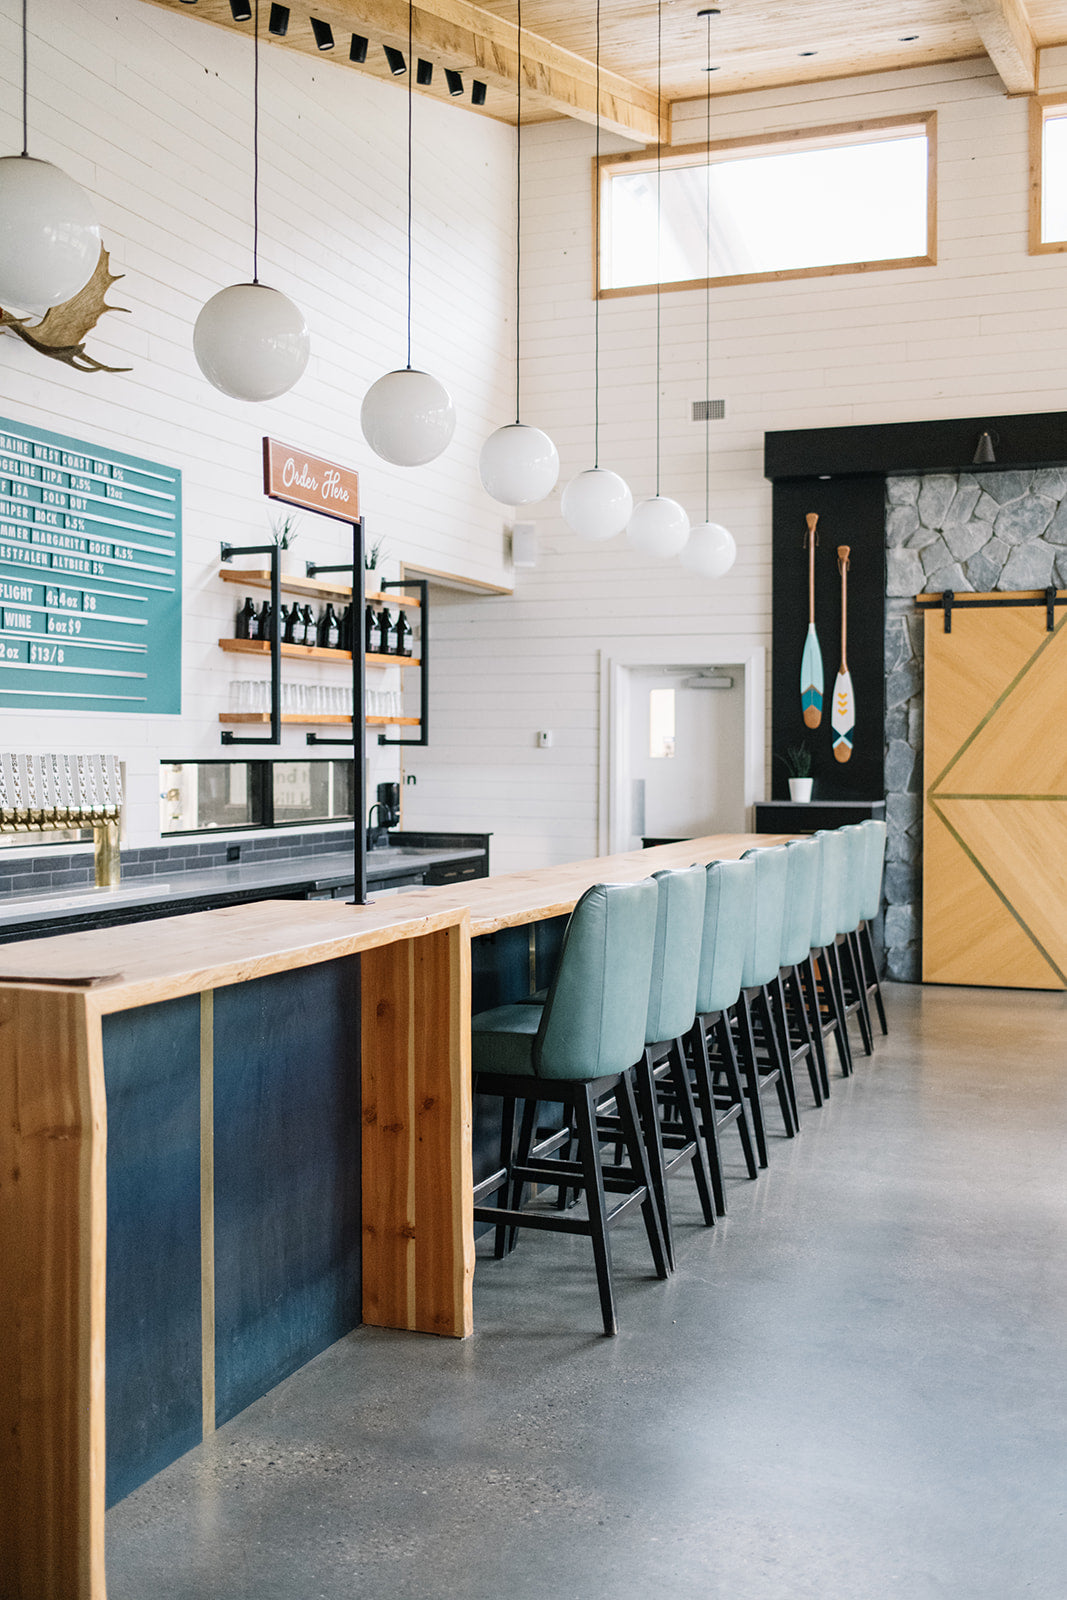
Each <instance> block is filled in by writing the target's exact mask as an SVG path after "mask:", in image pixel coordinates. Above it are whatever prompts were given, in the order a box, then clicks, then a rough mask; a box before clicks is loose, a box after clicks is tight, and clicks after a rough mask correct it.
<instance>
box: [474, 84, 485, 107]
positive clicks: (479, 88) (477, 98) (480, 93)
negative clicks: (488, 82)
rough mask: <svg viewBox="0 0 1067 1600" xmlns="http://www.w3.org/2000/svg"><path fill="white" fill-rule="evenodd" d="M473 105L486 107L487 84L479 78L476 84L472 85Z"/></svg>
mask: <svg viewBox="0 0 1067 1600" xmlns="http://www.w3.org/2000/svg"><path fill="white" fill-rule="evenodd" d="M471 105H472V106H484V105H485V84H484V83H481V82H479V80H478V79H477V78H475V80H474V82H473V83H472V84H471Z"/></svg>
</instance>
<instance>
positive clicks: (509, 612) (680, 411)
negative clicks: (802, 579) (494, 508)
mask: <svg viewBox="0 0 1067 1600" xmlns="http://www.w3.org/2000/svg"><path fill="white" fill-rule="evenodd" d="M928 109H935V110H936V111H937V112H938V139H939V162H938V166H939V261H938V265H936V266H934V267H928V268H919V269H915V270H910V271H895V272H892V271H891V272H877V273H870V274H855V275H846V276H838V277H827V278H815V279H807V280H794V281H791V282H783V283H762V284H741V285H737V286H735V287H733V288H723V289H717V290H715V291H714V292H713V296H712V318H713V323H712V378H711V394H712V396H713V397H723V398H725V400H726V419H725V420H724V421H722V422H718V423H714V424H712V431H711V439H712V450H713V453H714V454H713V462H712V473H713V480H712V481H713V499H712V507H711V516H712V518H713V519H714V520H717V521H722V522H725V523H726V524H727V526H728V527H730V528H731V530H732V531H733V532H734V534H735V536H736V538H737V542H738V547H739V554H738V560H737V564H736V566H735V567H734V569H733V571H732V572H731V573H730V574H729V575H728V577H727V578H726V579H724V580H722V581H721V582H719V583H717V584H715V583H710V582H708V581H706V580H701V579H694V578H691V577H689V576H688V575H687V574H685V572H684V571H683V569H682V568H681V567H680V566H678V565H677V564H676V563H675V564H671V565H669V566H668V567H667V568H665V569H658V570H654V569H652V568H651V567H650V566H649V565H648V563H646V562H645V561H643V560H642V559H641V558H639V557H638V556H637V555H636V554H635V553H634V552H632V551H631V550H630V549H629V548H628V546H627V545H626V543H625V540H624V539H621V538H620V539H618V540H615V541H613V542H612V543H610V544H608V545H606V546H605V545H600V546H590V545H582V544H581V543H579V542H578V541H577V540H576V539H574V537H573V536H572V535H571V534H570V533H569V532H568V530H567V529H566V527H565V526H564V524H563V523H562V521H561V520H560V518H559V514H558V508H559V500H558V495H556V496H554V497H553V498H552V500H551V501H549V502H546V504H544V505H543V506H540V507H532V508H526V509H524V511H523V512H522V513H521V515H523V516H525V517H530V518H534V519H536V520H537V521H538V522H539V525H540V535H541V546H542V557H541V563H540V566H539V567H538V568H537V570H536V571H533V572H530V573H526V572H520V573H519V574H518V575H517V585H516V593H515V596H514V598H500V599H491V600H478V601H474V602H471V601H465V602H462V603H454V604H452V605H450V606H449V607H448V608H447V610H439V611H438V613H437V626H436V628H435V630H434V638H435V651H436V658H435V665H434V697H433V707H434V717H435V728H434V740H433V746H432V748H431V749H430V750H428V751H426V752H424V753H420V754H419V755H418V756H417V757H412V758H409V761H408V768H409V771H411V772H413V773H415V774H416V775H417V779H418V787H417V789H415V790H410V789H409V790H408V791H407V794H408V817H409V820H410V821H411V822H412V823H415V822H416V821H417V822H418V823H419V824H423V825H429V822H430V819H431V818H432V819H433V820H434V822H435V823H436V824H437V825H439V826H448V825H455V826H459V825H466V826H471V827H474V826H478V827H485V828H492V829H493V830H494V831H495V840H494V846H493V865H494V868H495V869H496V870H507V869H509V868H519V867H524V866H534V865H540V864H547V863H550V862H553V861H559V860H564V859H567V858H575V857H581V856H586V855H591V854H593V853H594V852H595V850H596V848H597V845H598V831H597V822H598V818H597V808H598V800H597V795H598V741H599V739H600V736H601V707H600V705H599V683H600V672H599V657H600V652H606V653H609V654H618V653H620V652H622V651H625V652H626V653H628V654H629V655H630V657H631V659H633V658H634V657H635V655H638V656H639V655H640V653H641V651H642V649H644V648H646V646H647V649H648V655H649V659H663V656H662V653H661V651H660V648H659V647H660V645H661V643H662V641H663V639H664V638H665V637H667V636H669V637H671V638H672V639H674V641H675V643H676V646H677V651H678V658H679V659H681V660H685V659H692V657H693V655H694V653H695V654H696V655H697V656H698V657H699V655H700V654H701V653H703V654H705V655H706V656H707V658H708V659H709V660H717V661H736V660H740V659H742V658H744V657H746V656H747V655H748V654H749V653H750V652H751V651H752V649H753V648H758V647H759V646H769V645H770V577H771V545H770V537H771V519H770V510H771V494H770V485H769V484H768V483H766V482H765V481H764V478H763V475H762V473H763V468H762V452H763V434H764V431H765V430H773V429H783V428H808V427H827V426H842V425H847V424H851V423H873V422H900V421H907V420H910V419H931V418H937V417H946V416H967V415H976V416H977V415H981V414H983V413H986V412H988V413H991V414H996V413H998V412H1001V413H1010V412H1024V411H1055V410H1058V409H1060V408H1061V407H1062V406H1063V405H1064V392H1065V384H1064V372H1065V370H1067V258H1064V257H1063V256H1055V255H1051V256H1041V257H1030V256H1028V254H1027V184H1028V170H1027V103H1026V101H1025V100H1024V99H1007V98H1006V97H1005V96H1004V94H1003V92H1002V90H1001V87H1000V83H999V80H998V79H997V78H996V76H995V75H994V74H993V72H992V69H991V67H990V66H989V64H988V62H984V61H982V62H978V61H976V62H962V63H956V64H952V65H949V66H944V67H929V68H922V69H917V70H915V71H910V72H906V73H898V74H884V75H878V76H870V77H864V78H856V79H851V80H847V81H843V82H839V83H833V84H822V85H811V86H807V87H803V88H796V89H787V90H778V91H775V92H773V93H771V92H764V93H759V94H748V95H739V96H734V97H726V98H723V99H722V100H721V101H719V102H718V103H717V104H716V106H715V108H714V113H713V131H712V137H713V138H728V137H733V136H737V135H748V134H751V135H754V136H758V135H759V134H760V133H763V132H765V131H768V130H771V129H780V128H802V127H811V126H817V125H821V124H824V123H839V122H851V121H854V120H858V119H862V118H867V117H885V116H893V115H897V114H901V113H905V112H909V111H925V110H928ZM703 136H704V105H703V102H698V103H693V104H691V105H689V106H687V107H684V108H677V109H676V117H675V135H674V137H675V142H677V143H680V144H683V143H693V142H696V141H698V140H700V139H702V138H703ZM605 148H623V147H622V145H621V144H620V143H619V142H618V141H615V142H614V143H613V144H611V145H609V144H608V143H607V141H605ZM525 152H526V153H528V158H529V160H528V166H527V167H526V181H525V183H524V197H525V199H524V237H523V276H524V282H525V299H524V308H523V321H524V357H523V378H524V393H525V403H524V418H525V420H527V421H530V422H535V423H537V424H538V425H540V426H542V427H544V428H546V429H547V430H548V431H549V432H550V433H551V434H552V436H553V438H554V439H555V441H556V444H557V446H558V448H559V452H560V457H561V461H562V472H561V477H560V484H561V486H562V485H564V484H566V482H567V481H568V479H569V478H570V477H572V476H573V475H574V474H575V473H576V472H578V471H580V470H581V469H582V468H583V467H585V466H588V465H590V464H591V457H592V365H593V304H592V299H591V289H590V284H591V256H592V244H591V227H592V223H591V216H590V160H591V157H592V153H593V131H592V130H591V129H589V128H585V127H581V126H579V125H577V124H574V123H558V124H552V125H548V126H541V127H538V128H536V129H531V130H529V132H528V133H527V134H526V136H525ZM655 315H656V307H655V297H654V296H635V297H633V298H628V299H621V300H614V301H605V302H603V304H602V306H601V449H600V458H601V462H602V464H604V465H606V466H613V467H615V468H617V469H618V470H620V471H622V472H623V473H624V475H625V476H627V478H628V480H629V481H630V483H631V485H632V487H633V489H634V492H635V495H636V496H637V497H641V496H644V495H647V494H650V493H652V492H653V491H654V480H655V463H654V418H655V399H654V396H655V390H654V379H655ZM662 317H663V362H662V391H661V403H662V418H663V453H662V458H663V469H662V488H663V492H664V493H665V494H671V495H674V496H675V497H676V498H679V499H681V500H682V501H683V502H684V503H685V505H686V507H687V509H688V510H689V512H690V514H691V515H692V516H693V517H694V520H699V519H701V518H702V516H703V485H704V455H703V444H704V430H703V425H702V424H694V423H693V422H691V421H690V420H689V419H690V405H691V402H692V400H694V399H698V398H701V397H702V396H703V395H704V392H705V377H704V296H703V293H702V292H698V293H693V292H685V293H680V292H674V293H668V294H665V295H664V296H663V308H662ZM544 727H549V728H551V729H552V730H553V732H554V734H555V743H554V745H553V747H552V748H551V749H549V750H539V749H537V748H536V746H535V733H536V730H537V729H539V728H544ZM416 796H417V799H416V798H415V797H416Z"/></svg>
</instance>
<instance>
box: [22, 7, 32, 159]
mask: <svg viewBox="0 0 1067 1600" xmlns="http://www.w3.org/2000/svg"><path fill="white" fill-rule="evenodd" d="M26 5H27V0H22V153H23V155H24V156H28V155H29V153H30V134H29V127H30V113H29V100H28V98H27V87H26V85H27V80H28V78H29V72H28V70H27V50H26Z"/></svg>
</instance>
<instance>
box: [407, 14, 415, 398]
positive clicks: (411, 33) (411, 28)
mask: <svg viewBox="0 0 1067 1600" xmlns="http://www.w3.org/2000/svg"><path fill="white" fill-rule="evenodd" d="M414 39H415V0H409V4H408V371H409V372H410V371H411V184H412V144H413V140H412V130H413V126H414V123H413V116H414V105H415V88H414V81H413V80H414V77H415V56H414V53H413V52H414Z"/></svg>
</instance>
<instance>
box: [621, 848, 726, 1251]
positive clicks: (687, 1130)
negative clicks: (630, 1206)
mask: <svg viewBox="0 0 1067 1600" xmlns="http://www.w3.org/2000/svg"><path fill="white" fill-rule="evenodd" d="M652 876H653V879H654V880H655V883H656V887H657V891H658V897H659V898H658V903H657V910H656V944H655V950H654V954H653V957H652V981H651V984H650V986H649V996H648V1016H647V1018H646V1022H645V1050H644V1056H643V1058H642V1061H641V1064H640V1066H639V1067H638V1071H637V1083H638V1103H639V1106H640V1108H641V1114H642V1121H643V1124H644V1128H645V1135H646V1143H647V1145H648V1157H649V1166H650V1168H651V1172H652V1183H653V1187H654V1189H655V1191H656V1199H657V1202H658V1204H659V1207H660V1218H661V1223H662V1227H663V1234H664V1238H665V1239H666V1241H667V1253H668V1259H669V1260H670V1262H671V1265H672V1266H673V1265H674V1241H673V1230H672V1227H671V1211H670V1200H669V1197H668V1194H667V1182H666V1180H667V1178H668V1176H669V1174H670V1173H671V1172H673V1171H674V1169H675V1168H676V1167H678V1166H680V1165H681V1164H682V1162H683V1161H686V1160H689V1161H691V1162H692V1167H693V1176H694V1178H695V1179H696V1186H697V1193H698V1195H699V1196H700V1206H701V1210H702V1212H703V1216H704V1222H705V1225H706V1226H707V1227H709V1228H710V1227H713V1226H714V1224H715V1202H714V1199H713V1198H712V1188H711V1174H710V1172H709V1170H708V1158H707V1152H706V1148H705V1142H704V1139H703V1138H702V1136H701V1133H700V1126H699V1123H698V1119H697V1113H696V1106H695V1104H694V1101H693V1086H692V1083H691V1081H690V1076H689V1067H688V1064H687V1062H686V1056H685V1044H684V1042H683V1041H684V1038H685V1036H686V1034H688V1033H689V1032H690V1031H691V1029H692V1027H693V1023H694V1021H695V1020H696V1007H697V982H698V979H699V976H700V950H701V940H702V937H703V931H704V900H705V895H706V891H707V873H706V871H705V869H704V868H703V867H702V866H698V867H681V868H672V869H669V870H667V871H664V872H655V873H653V875H652ZM657 1084H658V1087H659V1093H660V1097H662V1099H663V1100H664V1102H665V1105H666V1107H667V1109H668V1111H669V1112H671V1113H673V1114H672V1115H668V1117H667V1119H666V1120H665V1122H664V1123H663V1125H662V1126H661V1124H660V1122H659V1105H658V1101H657V1092H656V1091H657Z"/></svg>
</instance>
